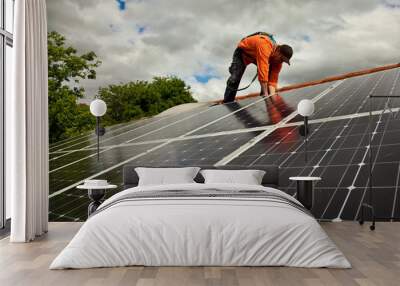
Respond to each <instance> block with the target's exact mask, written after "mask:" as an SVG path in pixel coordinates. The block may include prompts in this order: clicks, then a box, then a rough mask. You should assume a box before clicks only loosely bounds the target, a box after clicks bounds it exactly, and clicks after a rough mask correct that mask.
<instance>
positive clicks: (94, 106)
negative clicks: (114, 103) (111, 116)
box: [90, 99, 107, 117]
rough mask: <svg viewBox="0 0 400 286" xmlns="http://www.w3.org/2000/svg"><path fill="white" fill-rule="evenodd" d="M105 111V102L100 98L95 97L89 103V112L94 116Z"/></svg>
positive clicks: (100, 114) (101, 114)
mask: <svg viewBox="0 0 400 286" xmlns="http://www.w3.org/2000/svg"><path fill="white" fill-rule="evenodd" d="M106 111H107V104H106V103H105V102H104V101H103V100H101V99H95V100H93V101H92V102H91V103H90V112H91V113H92V114H93V115H94V116H96V117H100V116H103V115H104V114H105V113H106Z"/></svg>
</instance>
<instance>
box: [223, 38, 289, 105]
mask: <svg viewBox="0 0 400 286" xmlns="http://www.w3.org/2000/svg"><path fill="white" fill-rule="evenodd" d="M292 55H293V49H292V48H291V47H290V46H288V45H278V44H276V42H275V40H274V38H273V36H272V35H271V34H268V33H264V32H257V33H254V34H251V35H249V36H247V37H246V38H243V39H242V40H241V41H240V43H239V45H238V46H237V48H236V50H235V52H234V53H233V59H232V64H231V66H230V67H229V73H230V74H231V75H230V77H229V79H228V81H227V83H226V89H225V94H224V100H223V102H224V103H227V102H232V101H234V100H235V97H236V92H237V91H238V87H239V84H240V80H241V79H242V76H243V73H244V71H245V69H246V66H247V65H248V64H250V63H253V64H255V65H257V73H258V80H259V82H260V85H261V92H260V95H261V96H264V95H266V94H274V93H275V90H276V88H277V84H278V77H279V72H280V71H281V68H282V63H283V62H285V63H287V64H288V65H290V58H291V57H292Z"/></svg>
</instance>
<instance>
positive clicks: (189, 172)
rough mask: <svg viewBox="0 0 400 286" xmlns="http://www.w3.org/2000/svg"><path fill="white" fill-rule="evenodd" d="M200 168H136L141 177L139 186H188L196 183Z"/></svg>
mask: <svg viewBox="0 0 400 286" xmlns="http://www.w3.org/2000/svg"><path fill="white" fill-rule="evenodd" d="M199 170H200V168H198V167H186V168H144V167H138V168H135V171H136V173H137V174H138V176H139V183H138V186H150V185H167V184H187V183H195V181H194V180H193V179H194V178H195V177H196V175H197V173H198V172H199Z"/></svg>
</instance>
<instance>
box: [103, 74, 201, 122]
mask: <svg viewBox="0 0 400 286" xmlns="http://www.w3.org/2000/svg"><path fill="white" fill-rule="evenodd" d="M99 97H100V98H101V99H103V100H104V101H105V102H106V103H107V113H106V115H105V116H104V120H105V122H106V123H107V125H111V124H115V123H119V122H125V121H129V120H132V119H138V118H141V117H144V116H152V115H155V114H158V113H160V112H162V111H164V110H166V109H168V108H170V107H172V106H175V105H178V104H182V103H188V102H195V100H194V99H193V97H192V95H191V92H190V87H189V86H187V85H186V84H185V82H184V81H183V80H181V79H179V78H177V77H155V78H154V79H153V81H152V82H147V81H135V82H129V83H126V84H119V85H113V84H112V85H109V86H108V87H104V88H100V90H99Z"/></svg>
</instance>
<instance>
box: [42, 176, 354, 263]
mask: <svg viewBox="0 0 400 286" xmlns="http://www.w3.org/2000/svg"><path fill="white" fill-rule="evenodd" d="M132 265H144V266H292V267H331V268H350V267H351V265H350V263H349V262H348V260H347V259H346V258H345V256H344V255H343V253H342V252H341V251H340V250H339V249H338V248H337V247H336V245H335V244H334V242H333V241H332V240H331V239H330V238H329V237H328V236H327V234H326V233H325V231H324V230H323V229H322V228H321V226H320V225H319V224H318V222H317V221H316V220H315V218H314V217H313V216H312V215H311V214H310V213H309V212H308V211H307V210H306V209H305V208H304V207H303V206H302V205H301V204H300V203H299V202H298V201H297V200H296V199H294V198H293V197H291V196H289V195H287V194H286V193H284V192H282V191H280V190H278V189H274V188H269V187H263V186H257V185H238V184H197V183H193V184H179V185H178V184H177V185H160V186H142V187H134V188H130V189H127V190H125V191H122V192H120V193H118V194H115V195H114V196H112V197H110V198H109V199H107V200H106V201H105V202H104V203H103V204H102V205H101V206H100V207H99V208H98V210H97V211H96V212H95V214H93V215H92V216H91V217H90V218H89V219H88V220H87V221H86V222H85V223H84V224H83V226H82V227H81V229H80V230H79V231H78V233H77V234H76V235H75V237H74V238H73V239H72V240H71V242H70V243H69V244H68V245H67V246H66V247H65V249H64V250H62V252H61V253H60V254H59V255H58V256H57V257H56V258H55V260H54V261H53V262H52V264H51V265H50V269H65V268H92V267H119V266H132Z"/></svg>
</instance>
